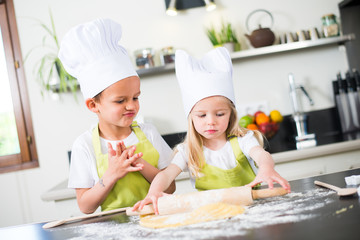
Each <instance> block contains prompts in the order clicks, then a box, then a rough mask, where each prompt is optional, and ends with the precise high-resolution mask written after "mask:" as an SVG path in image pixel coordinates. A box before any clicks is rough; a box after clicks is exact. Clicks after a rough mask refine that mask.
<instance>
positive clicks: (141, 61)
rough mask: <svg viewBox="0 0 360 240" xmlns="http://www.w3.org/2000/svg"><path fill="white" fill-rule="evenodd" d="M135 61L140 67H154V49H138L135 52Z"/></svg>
mask: <svg viewBox="0 0 360 240" xmlns="http://www.w3.org/2000/svg"><path fill="white" fill-rule="evenodd" d="M134 54H135V62H136V66H137V67H138V68H150V67H154V66H155V65H154V51H153V49H152V48H143V49H138V50H136V51H135V52H134Z"/></svg>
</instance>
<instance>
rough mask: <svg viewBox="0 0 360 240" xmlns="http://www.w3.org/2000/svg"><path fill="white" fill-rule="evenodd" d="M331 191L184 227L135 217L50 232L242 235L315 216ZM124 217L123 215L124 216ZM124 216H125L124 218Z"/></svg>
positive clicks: (259, 204) (272, 201) (262, 203)
mask: <svg viewBox="0 0 360 240" xmlns="http://www.w3.org/2000/svg"><path fill="white" fill-rule="evenodd" d="M331 194H335V193H334V192H333V191H328V190H325V189H321V188H317V189H314V190H311V191H307V192H304V193H298V192H294V193H289V194H287V195H285V196H279V197H273V198H269V199H261V200H255V202H254V204H253V205H252V206H249V207H246V210H245V213H244V214H240V215H237V216H235V217H233V218H231V219H224V220H219V221H212V222H206V223H199V224H194V225H189V226H184V227H176V228H165V229H148V228H145V227H141V226H140V225H139V217H138V216H133V217H129V218H128V219H126V220H125V221H128V222H124V223H119V222H116V221H113V222H99V223H90V224H84V225H81V226H75V227H70V226H69V227H66V226H64V227H62V228H58V229H52V230H51V231H61V229H64V228H66V231H71V232H72V233H73V235H74V236H77V237H73V238H68V239H72V240H80V239H97V240H100V239H141V238H146V239H209V238H220V237H233V236H240V235H246V234H247V233H248V232H249V231H250V230H252V229H255V230H256V228H260V227H264V226H269V225H275V224H281V223H292V222H300V221H304V220H307V219H310V218H314V217H318V216H317V215H315V214H314V213H313V212H312V211H313V210H314V209H318V208H321V207H323V206H325V205H326V204H328V203H330V202H332V201H333V200H331V199H330V198H328V196H329V195H331ZM124 217H125V216H124ZM125 218H127V217H125Z"/></svg>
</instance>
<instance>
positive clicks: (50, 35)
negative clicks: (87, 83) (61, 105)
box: [24, 9, 78, 101]
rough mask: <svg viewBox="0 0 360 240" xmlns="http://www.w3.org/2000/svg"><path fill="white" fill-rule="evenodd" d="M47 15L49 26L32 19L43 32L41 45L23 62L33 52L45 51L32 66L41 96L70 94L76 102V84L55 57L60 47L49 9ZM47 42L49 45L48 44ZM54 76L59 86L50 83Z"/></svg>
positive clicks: (31, 50) (33, 49) (34, 48)
mask: <svg viewBox="0 0 360 240" xmlns="http://www.w3.org/2000/svg"><path fill="white" fill-rule="evenodd" d="M49 15H50V23H51V24H50V26H48V25H46V24H45V23H43V22H42V21H40V20H38V19H33V20H34V21H36V23H37V24H36V25H38V26H40V27H41V28H42V29H43V30H44V31H45V35H44V36H43V37H42V41H41V45H39V46H35V47H33V48H32V49H30V51H29V52H28V53H27V54H26V56H25V59H24V62H25V61H26V60H28V58H29V57H30V55H31V54H32V53H33V52H34V51H35V50H39V49H42V50H44V49H46V50H47V51H48V53H45V54H43V56H42V57H41V58H40V60H39V61H38V62H37V63H36V64H35V65H34V74H35V75H36V80H37V81H38V82H39V85H40V92H41V95H42V96H44V91H52V92H59V93H63V92H72V93H73V95H74V98H75V100H76V101H77V91H78V82H77V80H76V79H75V78H74V77H73V76H71V75H70V74H69V73H67V72H66V70H65V68H64V66H63V65H62V63H61V61H60V59H59V58H58V56H57V55H58V52H59V48H60V47H59V41H58V37H57V34H56V29H55V22H54V18H53V15H52V12H51V9H49ZM49 40H50V43H51V44H48V43H49ZM54 75H58V76H59V84H58V85H55V86H54V85H53V84H52V81H51V80H52V78H53V77H54Z"/></svg>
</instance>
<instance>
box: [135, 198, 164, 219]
mask: <svg viewBox="0 0 360 240" xmlns="http://www.w3.org/2000/svg"><path fill="white" fill-rule="evenodd" d="M166 195H169V194H167V193H164V192H159V193H154V194H150V193H149V194H148V195H147V196H146V197H145V198H144V200H142V201H138V202H137V203H135V205H134V206H133V208H132V211H136V210H137V209H139V210H142V209H143V208H144V206H145V205H147V204H150V203H152V205H153V208H154V212H155V215H159V208H158V204H157V203H158V198H159V197H162V196H166Z"/></svg>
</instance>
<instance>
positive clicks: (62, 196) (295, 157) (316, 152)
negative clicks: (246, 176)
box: [41, 139, 360, 201]
mask: <svg viewBox="0 0 360 240" xmlns="http://www.w3.org/2000/svg"><path fill="white" fill-rule="evenodd" d="M355 150H360V139H356V140H351V141H344V142H338V143H332V144H326V145H322V146H317V147H312V148H307V149H301V150H291V151H286V152H279V153H274V154H272V157H273V159H274V161H275V164H281V163H287V162H293V161H299V160H302V159H309V158H315V157H324V156H325V157H326V156H328V155H332V154H339V153H343V152H349V151H355ZM359 162H360V159H359ZM188 178H189V177H188V173H184V172H183V173H181V174H180V175H179V176H178V177H177V178H176V180H177V181H181V180H184V179H188ZM74 198H76V195H75V190H74V189H69V188H67V179H66V180H64V181H63V182H61V183H59V184H58V185H56V186H55V187H53V188H52V189H50V190H49V191H47V192H45V193H44V194H42V195H41V199H42V200H44V201H61V200H66V199H74Z"/></svg>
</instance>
